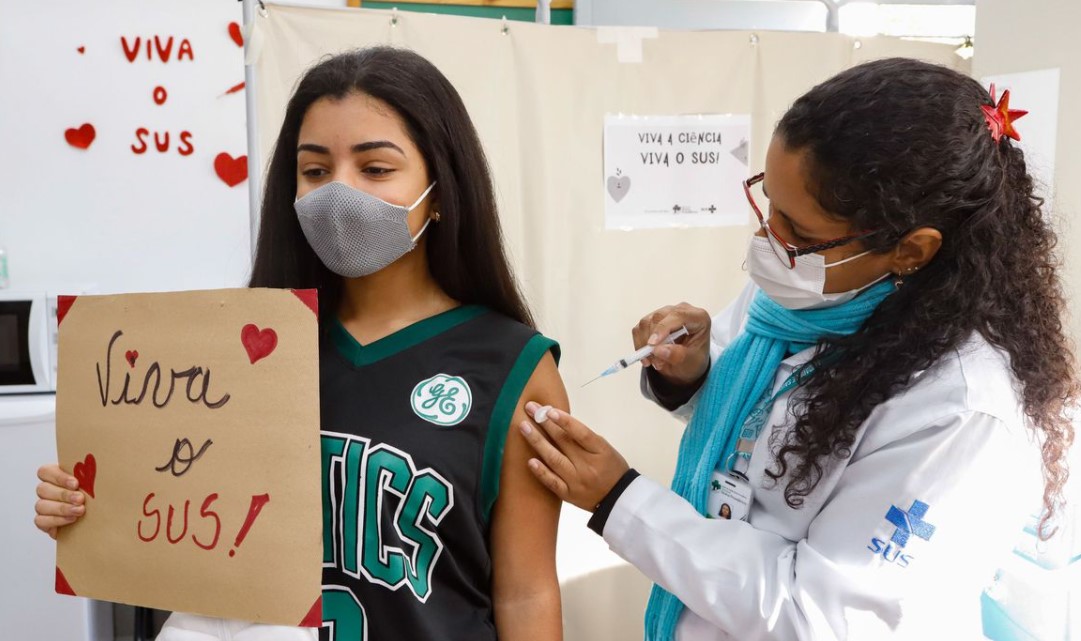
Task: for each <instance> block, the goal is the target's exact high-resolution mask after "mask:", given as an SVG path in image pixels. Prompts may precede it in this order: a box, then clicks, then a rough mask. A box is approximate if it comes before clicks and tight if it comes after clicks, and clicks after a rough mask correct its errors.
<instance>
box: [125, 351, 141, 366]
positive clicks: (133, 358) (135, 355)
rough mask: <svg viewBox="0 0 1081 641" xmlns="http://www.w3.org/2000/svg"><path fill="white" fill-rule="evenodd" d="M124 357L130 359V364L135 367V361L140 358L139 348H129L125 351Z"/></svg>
mask: <svg viewBox="0 0 1081 641" xmlns="http://www.w3.org/2000/svg"><path fill="white" fill-rule="evenodd" d="M124 358H126V359H128V365H131V366H132V367H135V361H136V360H137V359H138V358H139V350H137V349H129V350H128V351H126V352H124Z"/></svg>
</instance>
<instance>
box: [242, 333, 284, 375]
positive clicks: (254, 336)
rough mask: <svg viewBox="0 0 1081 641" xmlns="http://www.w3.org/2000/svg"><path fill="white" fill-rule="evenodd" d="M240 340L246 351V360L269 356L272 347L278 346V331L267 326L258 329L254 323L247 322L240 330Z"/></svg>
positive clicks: (253, 360) (253, 361)
mask: <svg viewBox="0 0 1081 641" xmlns="http://www.w3.org/2000/svg"><path fill="white" fill-rule="evenodd" d="M240 342H241V343H244V349H246V350H247V351H248V360H250V361H251V362H252V364H253V365H254V364H255V361H257V360H259V359H261V358H266V357H267V356H270V353H271V352H273V351H274V348H275V347H277V346H278V333H277V332H275V331H274V330H272V329H270V328H269V327H268V328H267V329H264V330H260V329H259V328H258V327H256V326H255V325H253V324H251V323H248V324H247V325H245V326H244V329H242V330H240Z"/></svg>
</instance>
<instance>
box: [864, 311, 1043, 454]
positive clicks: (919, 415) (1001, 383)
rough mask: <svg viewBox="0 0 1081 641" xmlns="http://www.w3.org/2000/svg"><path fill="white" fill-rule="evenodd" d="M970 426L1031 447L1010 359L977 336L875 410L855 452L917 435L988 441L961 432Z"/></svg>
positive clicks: (975, 334)
mask: <svg viewBox="0 0 1081 641" xmlns="http://www.w3.org/2000/svg"><path fill="white" fill-rule="evenodd" d="M974 422H980V423H983V424H989V425H990V424H993V425H994V426H995V428H994V432H993V436H994V437H995V438H999V439H1004V440H1008V441H1011V442H1013V443H1015V444H1016V445H1018V446H1026V444H1027V445H1028V446H1031V444H1032V443H1031V431H1030V430H1028V421H1027V419H1026V417H1025V414H1024V407H1023V403H1022V395H1021V390H1020V387H1019V385H1018V383H1017V381H1016V380H1015V379H1014V377H1013V373H1012V371H1011V369H1010V359H1009V355H1008V354H1006V353H1005V352H1003V351H1002V350H1001V349H999V348H997V347H995V346H993V345H991V344H990V343H989V342H988V341H987V340H986V339H985V338H984V337H983V336H982V335H980V334H979V333H978V332H974V333H973V335H972V336H970V337H969V338H968V339H967V340H965V341H964V342H963V343H962V344H961V345H960V346H958V347H957V348H956V349H954V350H951V351H950V352H948V353H947V354H945V355H943V356H942V357H941V358H940V359H939V360H938V361H937V362H935V363H934V364H933V365H932V366H931V367H929V368H928V369H926V370H923V371H921V372H917V373H916V374H915V375H914V376H913V379H912V382H911V383H910V384H909V386H908V387H907V388H906V389H905V390H903V391H902V392H900V393H898V394H897V395H895V396H894V397H892V398H890V399H889V400H888V401H886V402H884V403H882V404H881V405H880V406H878V407H877V408H875V410H874V411H873V412H872V413H871V415H870V416H869V417H868V419H867V421H866V423H865V425H864V428H865V432H864V434H863V437H862V439H861V443H860V446H859V449H860V450H863V451H864V452H866V451H868V450H874V449H878V448H879V447H882V446H884V445H887V444H889V443H893V442H897V441H900V440H903V439H907V438H909V437H911V436H913V435H914V434H916V433H919V432H924V433H927V434H930V433H932V432H934V433H935V434H938V435H940V436H941V438H952V436H958V438H961V439H962V440H963V439H964V438H969V437H971V438H984V437H986V436H987V435H986V434H985V435H983V436H977V431H976V430H965V429H964V428H965V426H966V425H968V424H971V423H974ZM953 432H957V434H956V435H953V434H952V433H953ZM928 438H930V437H928ZM932 440H933V439H932Z"/></svg>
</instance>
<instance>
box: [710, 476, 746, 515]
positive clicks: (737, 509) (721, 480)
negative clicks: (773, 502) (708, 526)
mask: <svg viewBox="0 0 1081 641" xmlns="http://www.w3.org/2000/svg"><path fill="white" fill-rule="evenodd" d="M753 498H754V490H753V489H752V488H751V484H750V483H749V482H747V477H745V476H743V475H742V474H739V473H738V472H729V473H727V474H726V473H724V472H721V471H720V470H715V471H714V472H713V478H712V480H711V481H710V484H709V500H708V501H707V502H706V511H707V512H708V514H707V515H706V516H708V517H709V518H711V519H729V520H732V521H746V520H747V518H748V516H750V513H751V501H752V500H753Z"/></svg>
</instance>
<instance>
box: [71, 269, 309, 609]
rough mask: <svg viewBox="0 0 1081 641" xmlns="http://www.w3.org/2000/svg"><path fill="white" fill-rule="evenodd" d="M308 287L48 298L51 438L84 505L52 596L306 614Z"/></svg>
mask: <svg viewBox="0 0 1081 641" xmlns="http://www.w3.org/2000/svg"><path fill="white" fill-rule="evenodd" d="M317 314H318V305H317V302H316V293H315V291H314V290H303V291H290V290H276V289H236V290H211V291H199V292H179V293H170V294H127V295H120V296H82V297H78V298H74V297H67V298H62V299H61V300H60V302H59V310H58V317H59V321H60V338H59V341H60V346H59V355H58V359H59V361H58V378H57V398H56V432H57V434H56V440H57V450H58V455H59V461H60V466H61V467H62V468H63V469H64V470H66V471H68V472H71V473H72V474H73V475H74V476H75V477H76V478H78V479H79V481H80V486H81V488H82V490H83V491H84V492H85V493H86V513H85V515H84V516H83V518H81V519H80V520H79V521H78V522H76V523H75V524H74V525H71V526H68V527H65V528H62V529H61V531H60V535H59V537H58V539H57V553H56V590H57V592H61V593H66V594H73V595H79V596H86V597H92V598H95V599H102V600H106V601H118V602H122V603H130V604H134V605H144V606H150V607H155V608H160V609H165V610H174V611H181V612H192V613H198V614H204V615H208V616H216V617H224V618H233V619H243V620H248V621H259V622H265V623H277V624H285V625H307V626H318V625H320V620H321V618H322V609H321V601H320V590H321V586H320V584H321V576H320V575H321V570H322V548H321V545H322V514H321V509H322V508H321V505H322V504H321V496H320V491H321V488H320V471H319V466H320V462H319V366H318V329H317V328H318V318H317Z"/></svg>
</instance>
